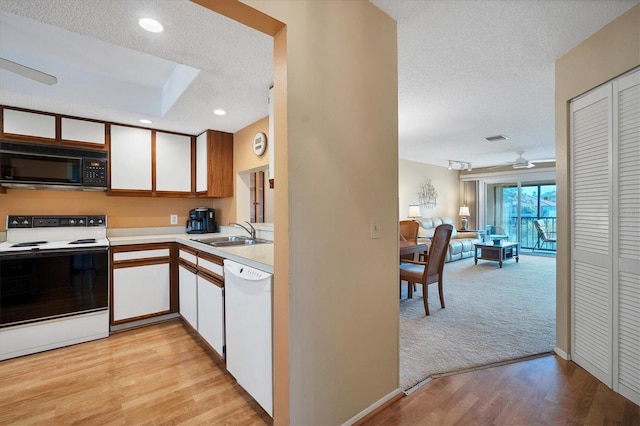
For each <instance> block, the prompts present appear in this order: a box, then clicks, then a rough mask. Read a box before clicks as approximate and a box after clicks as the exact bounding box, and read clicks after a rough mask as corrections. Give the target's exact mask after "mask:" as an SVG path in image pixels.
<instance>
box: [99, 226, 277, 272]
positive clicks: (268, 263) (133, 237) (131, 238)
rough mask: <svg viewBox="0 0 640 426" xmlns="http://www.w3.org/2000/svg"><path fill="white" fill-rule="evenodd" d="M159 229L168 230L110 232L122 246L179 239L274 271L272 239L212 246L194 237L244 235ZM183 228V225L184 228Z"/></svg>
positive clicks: (205, 249)
mask: <svg viewBox="0 0 640 426" xmlns="http://www.w3.org/2000/svg"><path fill="white" fill-rule="evenodd" d="M155 230H156V231H161V232H162V231H165V232H166V233H150V232H153V230H151V229H150V228H141V229H138V230H136V229H126V230H118V229H114V230H110V232H108V234H107V238H109V242H110V244H111V246H121V245H130V244H151V243H169V242H177V243H180V244H184V245H186V246H189V247H192V248H194V249H196V250H199V251H203V252H207V253H211V254H213V255H216V256H220V257H224V258H225V259H230V260H233V261H235V262H238V263H242V264H244V265H248V266H251V267H253V268H256V269H260V270H262V271H265V272H270V273H273V243H268V244H255V245H250V246H233V247H224V248H222V247H212V246H210V245H207V244H204V243H200V242H197V241H193V240H196V239H200V238H213V237H219V236H223V235H245V236H246V233H240V232H228V231H225V230H223V232H216V233H210V234H185V233H184V232H182V233H171V231H173V229H171V228H167V229H155ZM182 230H183V231H184V228H182Z"/></svg>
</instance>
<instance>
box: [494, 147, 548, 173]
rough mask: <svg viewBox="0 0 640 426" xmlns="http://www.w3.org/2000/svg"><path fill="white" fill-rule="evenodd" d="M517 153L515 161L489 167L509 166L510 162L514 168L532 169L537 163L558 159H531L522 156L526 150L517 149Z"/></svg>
mask: <svg viewBox="0 0 640 426" xmlns="http://www.w3.org/2000/svg"><path fill="white" fill-rule="evenodd" d="M516 154H518V158H516V159H515V161H513V162H509V163H504V165H497V166H491V167H488V169H499V168H503V167H505V166H507V165H508V164H511V167H513V168H514V169H530V168H532V167H535V166H536V164H535V163H550V162H555V161H556V160H555V159H553V158H550V159H546V160H533V161H529V160H527V159H526V158H524V157H523V156H522V155H523V154H524V151H517V152H516Z"/></svg>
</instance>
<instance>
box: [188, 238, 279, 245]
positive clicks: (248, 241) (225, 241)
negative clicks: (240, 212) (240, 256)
mask: <svg viewBox="0 0 640 426" xmlns="http://www.w3.org/2000/svg"><path fill="white" fill-rule="evenodd" d="M194 241H198V242H200V243H204V244H208V245H210V246H212V247H234V246H252V245H255V244H269V243H272V242H273V241H269V240H263V239H262V238H253V239H252V238H248V237H242V236H237V235H233V236H229V237H217V238H201V239H197V240H194Z"/></svg>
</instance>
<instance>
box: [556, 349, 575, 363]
mask: <svg viewBox="0 0 640 426" xmlns="http://www.w3.org/2000/svg"><path fill="white" fill-rule="evenodd" d="M553 351H554V352H555V353H556V355H558V356H559V357H560V358H562V359H564V360H566V361H571V355H569V354H568V353H566V352H565V351H563V350H562V349H560V348H559V347H557V346H556V347H555V348H553Z"/></svg>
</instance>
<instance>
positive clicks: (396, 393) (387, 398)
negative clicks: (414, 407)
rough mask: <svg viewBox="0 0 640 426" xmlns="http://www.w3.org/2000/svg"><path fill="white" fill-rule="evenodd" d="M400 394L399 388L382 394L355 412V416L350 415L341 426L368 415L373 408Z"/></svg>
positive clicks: (346, 425)
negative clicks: (367, 405) (379, 397)
mask: <svg viewBox="0 0 640 426" xmlns="http://www.w3.org/2000/svg"><path fill="white" fill-rule="evenodd" d="M400 394H402V391H401V390H400V388H398V389H395V390H394V391H392V392H390V393H388V394H386V395H385V396H383V397H382V398H381V399H379V400H377V401H376V402H374V403H373V404H371V405H370V406H369V407H367V408H365V409H364V410H362V411H360V412H359V413H358V414H356V415H355V416H353V417H351V418H350V419H349V420H347V421H346V422H344V423H343V424H342V425H343V426H348V425H352V424H354V423H355V422H357V421H358V420H360V419H362V418H364V417H365V416H366V415H368V414H369V413H371V412H373V411H374V410H376V409H378V407H380V406H382V405H383V404H386V403H387V401H389V400H391V399H393V398H395V397H397V396H398V395H400Z"/></svg>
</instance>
